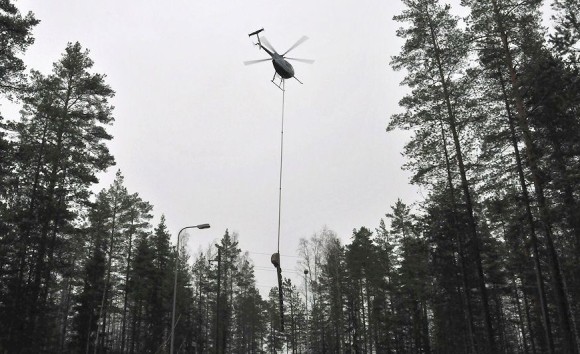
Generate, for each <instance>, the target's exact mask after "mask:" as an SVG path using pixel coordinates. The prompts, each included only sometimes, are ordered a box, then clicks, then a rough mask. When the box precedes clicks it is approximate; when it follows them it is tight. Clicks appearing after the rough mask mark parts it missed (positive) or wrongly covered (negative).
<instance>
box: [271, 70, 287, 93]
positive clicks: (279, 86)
mask: <svg viewBox="0 0 580 354" xmlns="http://www.w3.org/2000/svg"><path fill="white" fill-rule="evenodd" d="M277 78H279V79H280V81H279V82H277V81H278V79H277ZM272 83H273V84H274V85H276V87H278V88H279V89H280V90H282V91H285V89H284V78H283V77H282V76H280V75H279V74H278V73H277V72H275V71H274V77H273V78H272Z"/></svg>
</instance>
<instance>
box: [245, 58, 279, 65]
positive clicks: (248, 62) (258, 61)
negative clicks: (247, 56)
mask: <svg viewBox="0 0 580 354" xmlns="http://www.w3.org/2000/svg"><path fill="white" fill-rule="evenodd" d="M270 60H272V59H270V58H268V59H258V60H248V61H245V62H244V65H252V64H258V63H262V62H265V61H270Z"/></svg>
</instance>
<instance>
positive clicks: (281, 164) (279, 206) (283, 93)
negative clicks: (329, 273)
mask: <svg viewBox="0 0 580 354" xmlns="http://www.w3.org/2000/svg"><path fill="white" fill-rule="evenodd" d="M285 93H286V91H285V90H284V80H283V81H282V126H281V130H280V184H279V189H278V254H280V224H281V217H282V166H283V162H284V103H285V102H284V100H285Z"/></svg>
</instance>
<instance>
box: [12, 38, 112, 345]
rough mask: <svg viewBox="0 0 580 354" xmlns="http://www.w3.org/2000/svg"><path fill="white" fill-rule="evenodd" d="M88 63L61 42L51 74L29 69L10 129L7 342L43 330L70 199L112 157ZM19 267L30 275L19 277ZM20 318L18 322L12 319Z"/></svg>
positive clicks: (71, 215)
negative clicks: (12, 143) (13, 227)
mask: <svg viewBox="0 0 580 354" xmlns="http://www.w3.org/2000/svg"><path fill="white" fill-rule="evenodd" d="M92 65H93V62H92V61H91V59H90V58H89V57H88V51H83V50H82V48H81V46H80V44H78V43H76V44H69V45H68V46H67V48H66V51H65V54H64V55H63V56H62V58H61V59H60V60H59V61H58V62H57V63H55V65H54V69H53V73H52V74H51V75H49V76H46V77H45V76H43V75H41V74H40V73H37V72H35V73H33V76H32V84H31V90H30V91H29V94H28V95H27V96H26V97H25V98H24V102H25V105H24V108H23V110H22V112H23V117H22V119H21V121H20V122H18V123H17V124H13V125H12V126H11V129H12V130H13V131H14V133H15V136H16V143H15V144H16V149H17V155H16V156H17V162H16V163H15V168H14V172H15V174H14V176H15V177H14V178H15V179H16V181H15V182H14V183H13V184H12V186H13V188H14V189H13V190H11V193H13V195H14V197H13V199H12V200H11V203H10V205H9V208H10V209H11V210H12V215H13V216H12V217H13V218H14V220H15V221H14V222H15V224H16V225H18V230H17V232H16V238H15V240H14V242H13V247H14V250H15V251H14V258H13V259H12V260H11V262H10V264H11V268H12V269H11V270H10V272H11V273H13V274H14V275H15V276H14V278H13V279H12V280H11V286H10V290H9V292H10V295H8V296H9V297H11V298H12V299H13V300H10V301H13V302H11V305H10V308H12V309H13V310H14V311H16V312H15V313H19V314H21V315H20V316H18V317H16V316H13V315H11V314H10V316H9V317H8V318H13V319H14V321H15V322H13V323H9V324H8V326H9V328H11V329H10V330H9V332H10V333H12V336H11V338H10V339H9V342H10V343H11V344H9V345H8V348H11V347H12V346H14V345H20V344H21V343H26V345H30V347H31V348H32V350H39V348H40V347H42V346H43V344H42V343H41V342H42V341H43V340H44V339H45V338H48V337H49V336H48V335H47V333H46V332H45V331H46V330H48V328H49V327H50V323H49V321H48V317H50V316H49V312H50V309H49V307H50V301H49V296H48V295H49V293H50V292H51V289H52V288H53V286H54V281H55V278H56V276H57V275H58V274H59V273H60V272H62V270H61V269H59V264H61V262H60V261H57V259H56V257H58V255H59V254H60V249H61V248H62V247H65V245H66V244H67V243H68V242H69V240H67V237H66V236H67V234H70V232H71V231H72V230H74V228H75V226H74V225H73V223H72V221H73V220H74V219H75V216H76V212H77V210H75V208H74V207H75V206H78V205H84V204H86V201H87V199H88V196H89V194H90V192H89V187H90V186H91V185H92V184H93V183H95V182H97V179H96V177H95V175H96V173H97V172H99V171H103V170H105V169H106V168H107V167H109V166H111V165H112V163H113V158H112V156H111V155H110V154H109V152H108V149H107V147H106V145H105V142H106V141H107V140H109V139H111V136H110V135H108V133H107V132H106V129H105V126H106V125H108V124H110V123H111V122H112V120H113V118H112V115H111V111H112V107H111V106H110V105H109V104H108V101H107V100H108V98H110V97H111V96H112V95H113V91H112V90H111V89H110V88H109V87H108V86H107V85H106V84H105V83H104V76H103V75H99V74H92V73H90V72H89V70H90V68H91V67H92ZM25 274H30V275H31V276H30V277H26V276H25ZM20 321H24V323H18V322H20Z"/></svg>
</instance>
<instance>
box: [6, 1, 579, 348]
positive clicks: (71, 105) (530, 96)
mask: <svg viewBox="0 0 580 354" xmlns="http://www.w3.org/2000/svg"><path fill="white" fill-rule="evenodd" d="M385 1H395V0H385ZM399 1H400V2H402V3H403V4H404V10H403V11H402V12H401V13H399V14H397V15H396V16H395V17H394V19H391V18H385V21H392V20H394V21H395V22H396V23H397V25H398V27H399V30H398V31H397V32H396V36H397V37H399V39H400V40H401V43H402V46H401V48H399V49H398V51H397V53H398V54H397V55H395V56H393V57H392V58H385V70H387V68H388V66H389V65H390V67H391V68H392V69H394V70H397V71H399V72H402V73H404V80H403V81H402V82H401V83H400V84H401V86H403V87H405V88H406V90H405V91H404V92H403V93H401V94H400V95H401V97H399V99H400V101H399V106H400V110H399V112H400V113H397V114H394V115H392V116H390V117H384V118H385V122H384V127H385V128H386V132H384V134H385V135H386V136H388V135H389V134H394V133H395V131H401V130H403V131H406V134H407V136H408V139H407V141H406V144H405V147H404V151H403V152H402V153H403V155H404V158H405V161H406V162H405V165H404V166H402V167H403V169H405V170H407V171H409V173H410V174H411V176H412V178H411V181H410V183H412V184H414V185H417V186H419V187H421V189H422V191H423V197H424V199H423V200H421V201H419V202H417V203H414V202H406V201H405V200H398V201H397V202H396V203H395V204H394V205H392V206H390V207H389V206H388V205H386V206H385V211H384V217H383V218H382V219H380V220H377V221H376V225H365V226H360V225H352V227H353V232H352V234H351V235H338V234H337V233H336V232H334V231H332V229H331V228H327V227H325V228H321V229H320V230H321V231H319V232H316V233H315V234H313V235H310V236H309V235H303V238H302V239H300V242H299V248H298V249H297V250H289V251H287V252H290V253H293V254H294V255H295V256H296V257H297V258H298V259H299V264H300V267H301V269H300V272H302V271H304V274H300V279H302V281H300V282H296V281H292V280H291V279H289V278H287V277H285V276H284V275H285V273H284V271H283V272H282V276H283V279H282V282H281V283H279V284H281V287H282V289H281V290H280V289H279V288H278V286H274V287H272V288H271V290H270V292H269V295H268V296H264V295H263V294H261V293H260V291H259V289H258V286H257V284H256V276H255V269H254V263H253V261H252V259H251V257H250V254H249V253H248V252H246V251H244V250H242V249H241V247H240V246H239V239H240V238H243V237H244V235H243V234H240V235H238V234H237V233H236V232H232V231H228V230H220V231H219V232H220V234H223V236H222V237H221V239H220V240H219V241H218V242H217V244H213V243H212V244H208V245H206V246H204V247H205V249H204V251H202V252H200V253H198V254H190V253H189V252H187V250H186V249H185V247H184V246H183V245H182V246H181V247H180V249H177V248H178V247H177V246H176V245H175V244H173V243H172V241H171V240H172V239H174V237H175V236H176V235H174V234H172V233H170V231H169V230H168V227H167V224H166V220H168V219H170V218H171V215H166V216H161V215H157V218H154V215H153V205H152V204H150V203H149V202H148V201H146V200H143V199H142V197H141V196H140V195H139V193H138V191H133V190H129V189H128V186H127V185H126V184H125V181H124V176H123V173H122V172H121V171H122V170H123V166H115V158H114V156H112V153H111V152H110V150H109V147H108V144H109V143H110V141H111V140H112V139H113V138H112V135H111V134H110V132H109V129H110V127H111V126H112V124H113V121H114V120H115V119H117V120H119V119H122V117H116V116H115V111H114V109H113V107H112V104H111V103H110V100H111V99H112V97H113V96H114V94H115V91H114V90H115V88H114V87H111V86H109V84H108V83H107V77H106V73H100V72H97V70H95V69H94V67H93V64H94V63H93V60H92V59H91V53H90V51H89V50H88V49H87V48H85V47H84V46H83V45H82V44H81V43H78V42H74V41H73V42H70V43H69V44H68V45H63V51H62V54H61V56H60V58H55V60H56V61H55V62H54V63H53V66H52V72H50V73H47V74H43V73H41V72H39V71H37V70H35V68H30V67H28V65H27V63H26V62H25V60H24V54H25V52H26V50H27V49H28V48H29V47H31V46H32V45H33V43H34V28H35V26H36V25H37V24H38V23H39V21H40V20H42V19H39V18H37V17H36V16H35V14H34V13H32V12H30V13H25V12H23V11H21V10H20V9H19V7H18V3H17V2H16V1H14V0H2V1H0V96H1V99H2V100H8V101H11V102H12V103H13V104H17V105H19V109H20V113H18V114H16V115H10V116H8V115H6V112H2V111H0V114H1V115H0V353H1V354H11V353H31V354H35V353H93V354H102V353H170V342H171V340H172V339H173V340H174V343H175V348H174V352H175V353H385V354H402V353H416V354H447V353H450V354H454V353H466V354H495V353H498V354H541V353H549V354H557V353H563V354H580V80H579V74H580V2H579V1H578V0H544V1H542V0H462V1H461V5H462V6H463V8H464V9H465V10H466V14H465V16H458V15H456V12H454V11H453V10H454V9H453V8H452V6H451V5H448V4H446V2H445V1H444V0H441V1H440V0H399ZM545 6H548V7H549V8H550V9H551V13H550V19H549V21H547V22H542V16H544V15H543V13H542V7H545ZM546 23H547V24H549V26H548V25H546ZM71 35H73V36H74V34H71ZM73 39H74V37H73V38H71V40H73ZM110 169H117V170H118V172H117V174H116V177H115V179H114V182H113V183H112V184H111V185H110V186H108V187H106V188H104V189H102V190H101V191H99V192H94V186H95V185H96V184H97V183H98V177H99V174H100V173H103V172H104V171H106V170H110ZM385 183H387V181H385ZM394 188H396V187H394ZM166 218H167V219H166ZM153 220H160V221H158V222H157V221H155V222H153ZM324 223H325V220H321V221H320V225H324ZM172 237H173V238H172ZM344 240H348V242H345V241H344ZM218 256H219V257H218ZM175 274H176V275H175ZM272 274H274V273H272ZM174 275H175V276H176V279H177V282H176V284H177V285H176V287H175V288H174ZM272 284H276V283H275V282H273V283H272ZM174 295H176V303H175V314H176V315H175V330H174V332H173V333H172V310H173V306H174V305H173V299H174ZM280 298H282V299H283V302H282V303H281V301H280ZM172 335H173V338H172ZM171 345H172V344H171ZM171 354H173V353H171Z"/></svg>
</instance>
